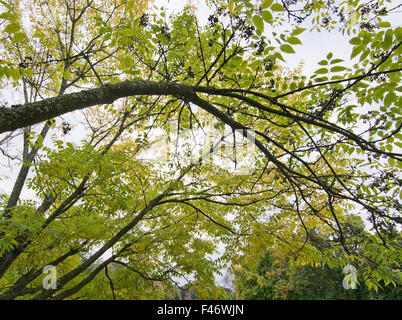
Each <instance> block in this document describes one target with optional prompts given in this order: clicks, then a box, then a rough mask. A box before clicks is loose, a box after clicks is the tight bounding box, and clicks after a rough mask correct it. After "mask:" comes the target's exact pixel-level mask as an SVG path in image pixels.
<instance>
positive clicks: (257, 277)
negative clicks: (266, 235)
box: [233, 217, 401, 300]
mask: <svg viewBox="0 0 402 320" xmlns="http://www.w3.org/2000/svg"><path fill="white" fill-rule="evenodd" d="M356 218H357V217H356ZM356 227H358V226H356ZM323 240H324V239H323V238H322V237H321V241H317V242H316V244H315V247H316V249H317V250H320V251H322V250H323V247H322V245H323V244H324V245H325V243H328V242H330V241H331V240H330V238H326V239H325V240H326V241H323ZM360 250H362V248H360ZM360 254H364V252H360ZM298 258H299V257H298V256H297V255H295V256H289V255H284V254H283V253H282V252H281V246H271V247H270V248H269V251H267V252H266V253H265V255H264V253H259V254H258V255H257V254H256V253H255V251H253V250H250V251H249V254H245V255H244V257H243V258H242V260H241V264H238V265H236V266H234V267H233V273H234V276H235V279H234V286H235V291H236V298H237V299H258V300H267V299H291V300H317V299H318V300H327V299H330V300H334V299H335V300H339V299H341V300H351V299H353V300H356V299H359V300H360V299H364V300H367V299H391V300H395V299H400V295H401V292H400V290H401V287H400V281H401V280H399V283H398V285H395V286H384V283H383V282H382V283H381V288H380V289H377V290H375V291H374V290H369V289H368V286H367V285H366V282H365V281H364V279H365V277H366V276H367V274H369V272H368V270H369V269H370V267H371V266H370V262H367V261H365V264H362V263H361V262H359V261H356V263H354V265H353V266H352V268H354V270H355V274H356V278H355V279H356V286H355V287H354V288H351V287H348V286H347V284H345V279H346V278H345V277H347V275H348V271H347V269H345V268H340V267H335V268H330V267H329V266H328V265H326V264H321V265H317V264H316V265H311V264H305V265H302V264H300V263H298V262H297V260H298ZM388 267H390V266H388Z"/></svg>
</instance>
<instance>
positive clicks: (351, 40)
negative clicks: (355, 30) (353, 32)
mask: <svg viewBox="0 0 402 320" xmlns="http://www.w3.org/2000/svg"><path fill="white" fill-rule="evenodd" d="M361 42H362V40H361V39H360V37H354V38H352V39H350V41H349V43H350V44H353V45H357V44H360V43H361Z"/></svg>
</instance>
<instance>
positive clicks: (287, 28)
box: [0, 0, 402, 299]
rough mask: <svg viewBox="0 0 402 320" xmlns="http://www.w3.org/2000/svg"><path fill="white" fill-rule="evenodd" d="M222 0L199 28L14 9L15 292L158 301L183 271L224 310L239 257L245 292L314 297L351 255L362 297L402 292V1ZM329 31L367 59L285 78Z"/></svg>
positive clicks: (2, 112)
mask: <svg viewBox="0 0 402 320" xmlns="http://www.w3.org/2000/svg"><path fill="white" fill-rule="evenodd" d="M207 2H208V3H209V4H210V8H211V15H210V16H209V19H208V22H207V24H205V25H201V24H200V23H199V21H198V18H197V15H196V12H195V9H194V8H193V7H192V6H186V7H185V8H184V9H183V11H181V12H178V13H175V14H172V15H171V16H169V17H168V16H166V14H165V12H164V10H163V8H155V7H151V5H150V3H149V2H148V1H131V0H130V1H108V0H69V1H57V0H42V1H37V2H35V3H29V4H28V3H27V2H25V1H15V0H8V1H6V0H1V1H0V3H1V6H2V7H1V14H0V24H1V26H2V28H1V30H0V51H1V53H2V59H1V60H0V81H1V86H2V87H4V88H7V89H8V90H13V92H15V93H16V94H18V95H19V97H20V101H18V103H17V104H15V105H10V104H11V103H10V104H9V103H7V104H6V103H4V106H0V132H1V133H2V136H1V139H0V144H1V147H2V148H1V150H0V151H2V154H3V155H4V157H6V158H7V159H8V160H9V161H10V163H11V166H12V167H17V168H19V171H18V177H17V178H16V180H15V183H14V185H13V187H12V189H11V190H9V192H6V193H4V194H1V197H0V206H1V209H0V211H1V217H0V297H2V298H4V299H16V298H17V299H33V298H34V299H78V298H86V299H97V298H102V299H103V298H105V299H108V298H114V299H162V298H163V297H166V296H172V295H174V296H176V293H175V287H176V280H177V278H180V279H181V280H183V281H186V283H187V284H188V288H191V290H194V292H196V294H197V297H198V298H200V299H221V298H227V297H228V293H227V292H226V291H225V290H224V289H223V288H221V287H219V286H215V285H211V283H213V281H214V275H215V274H216V273H219V272H220V271H221V270H222V268H225V267H227V266H228V265H230V264H232V265H241V266H247V267H244V268H246V271H245V273H243V274H242V275H241V276H240V279H241V280H240V282H244V284H242V290H243V291H241V293H239V294H240V296H241V297H244V298H246V297H247V298H248V297H252V298H301V297H303V298H316V297H317V295H315V294H314V295H313V294H311V295H308V296H306V295H303V293H301V291H302V290H301V289H300V287H303V286H305V285H307V286H309V288H311V290H318V288H317V286H319V285H320V284H319V283H311V282H310V281H309V279H311V278H314V279H315V278H324V277H326V279H327V281H328V282H330V283H335V282H336V283H337V284H338V282H339V278H338V274H339V270H340V268H343V267H344V266H345V265H347V264H356V265H358V266H359V268H361V269H359V274H361V276H362V278H361V279H360V282H361V283H362V286H361V288H364V289H362V292H361V293H360V294H361V297H366V296H367V297H368V296H369V297H374V298H379V297H380V295H381V294H385V295H387V294H388V293H386V292H385V291H384V290H388V289H382V288H383V287H385V288H390V287H394V288H395V287H398V286H399V285H400V277H401V269H400V262H401V256H402V250H401V244H402V242H401V233H400V227H401V223H402V220H401V216H400V211H401V210H400V209H401V188H400V187H401V181H402V180H401V170H402V166H401V164H402V156H401V153H400V148H401V146H402V142H401V137H402V136H401V133H400V129H401V126H402V124H401V111H400V106H401V105H402V100H401V96H400V95H399V94H398V93H399V92H400V91H401V86H400V77H401V68H400V64H401V53H402V52H401V50H402V49H401V48H402V38H401V37H402V29H401V27H392V26H391V24H390V23H389V22H388V21H387V17H388V16H389V14H391V13H396V11H397V10H396V9H398V7H399V6H396V5H394V4H392V3H391V2H390V1H383V0H378V1H368V2H364V1H347V2H346V1H343V2H339V3H338V2H335V1H333V0H329V1H313V2H310V1H302V0H300V1H289V0H283V1H278V0H275V1H272V0H263V1H260V0H258V1H257V0H255V1H251V0H237V1H235V0H233V1H207ZM3 26H4V27H3ZM324 29H325V30H327V31H330V32H341V33H344V34H345V35H346V36H347V37H348V39H349V45H350V46H351V49H352V50H351V51H352V54H351V57H350V58H351V62H352V63H351V65H349V64H347V63H346V62H345V61H343V60H341V59H339V58H338V57H336V56H334V54H333V53H327V52H323V58H322V60H320V61H317V69H316V71H315V72H314V74H313V75H312V76H308V75H304V74H303V72H302V68H298V69H296V70H288V68H287V65H286V55H287V54H294V53H295V52H297V48H298V46H300V45H302V41H301V37H300V35H301V34H302V33H303V32H307V30H308V32H320V31H321V30H324ZM77 110H82V111H80V112H78V111H77ZM70 111H75V113H74V116H76V117H77V118H78V120H77V121H76V123H73V124H71V123H69V122H72V120H68V119H67V115H66V113H67V112H70ZM70 115H71V114H70ZM43 120H46V121H43ZM14 129H15V130H14ZM10 130H11V131H10ZM216 131H218V132H219V134H217V135H213V134H212V132H216ZM235 132H236V133H235ZM250 132H251V136H249V133H250ZM71 136H79V139H80V142H74V143H73V142H69V141H68V137H71ZM242 138H247V139H249V140H250V142H251V144H252V146H253V147H254V151H255V152H248V151H244V149H243V146H244V139H243V140H242ZM49 139H50V140H49ZM208 139H209V140H210V141H208ZM201 140H206V141H208V143H207V144H204V146H203V148H201V147H200V144H202V143H201V142H200V141H201ZM239 141H241V143H240V145H241V146H240V145H239ZM12 143H20V144H21V148H20V149H19V150H20V152H19V154H18V155H17V156H12V155H11V154H12V152H13V150H12V149H13V148H12V147H9V148H7V146H9V145H12ZM14 149H16V148H14ZM247 150H249V149H247ZM14 151H15V150H14ZM201 151H202V152H204V154H202V152H201ZM10 152H11V153H10ZM156 155H158V156H160V159H159V160H158V161H157V160H156ZM250 158H251V160H250ZM191 159H192V160H191ZM190 160H191V161H190ZM242 166H243V168H244V167H246V168H247V167H250V168H249V169H251V170H246V171H245V172H242V173H241V174H238V171H237V170H238V169H239V168H241V167H242ZM24 188H29V190H30V191H32V192H34V194H35V197H34V200H29V201H28V200H24V195H23V189H24ZM356 215H357V216H358V217H356ZM222 247H223V248H224V250H223V251H222ZM268 248H271V250H274V252H275V254H278V255H280V258H279V257H276V256H275V254H274V253H272V256H271V255H268V256H265V254H266V252H267V249H268ZM250 250H252V253H253V254H252V255H250V254H249V253H250ZM269 252H271V251H269ZM279 253H280V254H279ZM247 259H249V260H247ZM278 259H279V260H278ZM46 265H54V266H56V267H57V271H58V279H57V288H56V289H50V290H45V289H44V288H43V287H42V279H43V277H44V276H43V275H42V270H43V267H44V266H46ZM271 268H273V270H271ZM282 269H284V270H283V271H282ZM267 272H268V273H269V275H268V276H267ZM337 272H338V273H337ZM282 274H283V276H284V277H285V281H284V282H283V281H282V280H281V279H278V277H280V276H281V275H282ZM304 275H306V277H304ZM281 281H282V282H281ZM331 281H332V282H331ZM363 283H364V284H363ZM334 288H338V289H339V284H338V285H337V287H336V286H335V287H334ZM338 289H334V290H333V291H325V292H321V291H320V292H321V293H320V295H319V297H325V298H332V297H346V296H347V294H345V293H342V292H341V291H339V290H341V289H339V290H338ZM366 289H367V290H370V291H367V290H366ZM189 290H190V289H189ZM292 290H293V291H292ZM320 290H321V289H320ZM337 290H338V291H337ZM396 290H398V288H396ZM323 295H324V296H323ZM387 297H388V296H387Z"/></svg>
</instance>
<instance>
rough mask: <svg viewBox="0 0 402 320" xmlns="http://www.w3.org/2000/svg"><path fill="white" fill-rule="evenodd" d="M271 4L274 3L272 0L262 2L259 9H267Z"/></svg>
mask: <svg viewBox="0 0 402 320" xmlns="http://www.w3.org/2000/svg"><path fill="white" fill-rule="evenodd" d="M272 2H274V0H264V1H263V2H262V4H261V9H266V8H269V6H270V5H271V4H272Z"/></svg>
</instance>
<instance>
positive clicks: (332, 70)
mask: <svg viewBox="0 0 402 320" xmlns="http://www.w3.org/2000/svg"><path fill="white" fill-rule="evenodd" d="M346 69H347V68H346V67H342V66H335V67H332V68H331V72H341V71H344V70H346Z"/></svg>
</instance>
